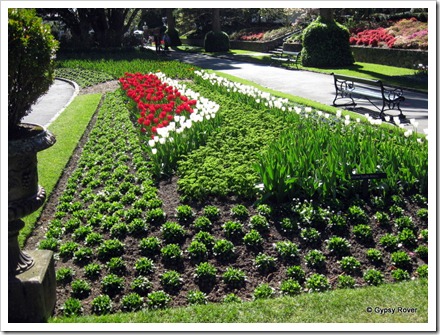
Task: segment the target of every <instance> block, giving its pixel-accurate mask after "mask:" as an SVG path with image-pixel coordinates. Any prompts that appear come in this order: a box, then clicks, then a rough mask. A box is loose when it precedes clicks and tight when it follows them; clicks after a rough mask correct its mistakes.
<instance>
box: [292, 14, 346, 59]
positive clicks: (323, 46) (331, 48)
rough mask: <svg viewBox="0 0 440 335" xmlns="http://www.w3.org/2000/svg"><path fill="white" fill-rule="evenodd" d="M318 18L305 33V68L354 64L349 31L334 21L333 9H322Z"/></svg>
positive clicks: (302, 56) (302, 55)
mask: <svg viewBox="0 0 440 335" xmlns="http://www.w3.org/2000/svg"><path fill="white" fill-rule="evenodd" d="M319 14H320V15H319V16H318V18H317V19H316V20H315V21H313V22H312V23H311V24H310V25H309V26H308V27H307V28H306V29H304V32H303V49H302V51H301V62H302V64H303V65H304V66H314V67H337V66H346V65H351V64H353V63H354V58H353V54H352V53H351V49H350V42H349V38H350V34H349V33H348V29H347V28H345V27H344V26H343V25H341V24H339V23H337V22H336V21H335V20H334V19H333V9H328V8H321V9H320V10H319Z"/></svg>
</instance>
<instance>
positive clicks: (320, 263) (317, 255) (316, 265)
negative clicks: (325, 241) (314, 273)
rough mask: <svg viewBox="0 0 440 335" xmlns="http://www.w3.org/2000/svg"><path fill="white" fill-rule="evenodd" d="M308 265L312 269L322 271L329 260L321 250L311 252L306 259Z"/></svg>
mask: <svg viewBox="0 0 440 335" xmlns="http://www.w3.org/2000/svg"><path fill="white" fill-rule="evenodd" d="M304 259H305V261H306V265H307V266H308V267H309V268H312V269H320V268H322V267H324V266H325V262H326V260H327V258H326V257H325V256H324V254H323V253H322V252H321V251H319V250H316V249H315V250H310V251H309V252H308V253H307V254H306V256H305V257H304Z"/></svg>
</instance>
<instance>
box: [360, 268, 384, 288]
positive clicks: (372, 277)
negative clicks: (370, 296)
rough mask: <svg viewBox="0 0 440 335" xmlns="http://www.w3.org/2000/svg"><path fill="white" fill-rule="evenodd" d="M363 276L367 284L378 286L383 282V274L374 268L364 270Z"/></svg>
mask: <svg viewBox="0 0 440 335" xmlns="http://www.w3.org/2000/svg"><path fill="white" fill-rule="evenodd" d="M363 278H364V280H365V282H366V283H367V284H368V285H374V286H378V285H380V284H382V283H383V281H384V276H383V274H382V272H380V271H379V270H375V269H368V270H367V271H365V272H364V275H363Z"/></svg>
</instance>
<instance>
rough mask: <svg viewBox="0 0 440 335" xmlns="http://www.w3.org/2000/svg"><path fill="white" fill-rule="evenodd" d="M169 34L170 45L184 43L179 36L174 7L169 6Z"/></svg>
mask: <svg viewBox="0 0 440 335" xmlns="http://www.w3.org/2000/svg"><path fill="white" fill-rule="evenodd" d="M166 13H167V25H168V29H167V31H166V32H167V35H168V36H169V37H170V46H179V45H182V42H181V41H180V38H179V32H178V31H177V30H176V20H175V18H174V14H173V8H167V9H166Z"/></svg>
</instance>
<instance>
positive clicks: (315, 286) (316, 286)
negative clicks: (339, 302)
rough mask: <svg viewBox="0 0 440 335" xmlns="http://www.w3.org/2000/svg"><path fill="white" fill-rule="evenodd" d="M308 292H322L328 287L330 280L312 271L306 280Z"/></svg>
mask: <svg viewBox="0 0 440 335" xmlns="http://www.w3.org/2000/svg"><path fill="white" fill-rule="evenodd" d="M306 287H307V288H308V289H309V292H324V291H327V290H328V289H330V282H329V281H328V278H327V277H326V276H324V275H323V274H319V273H314V274H312V275H311V276H310V277H309V278H307V281H306Z"/></svg>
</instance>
